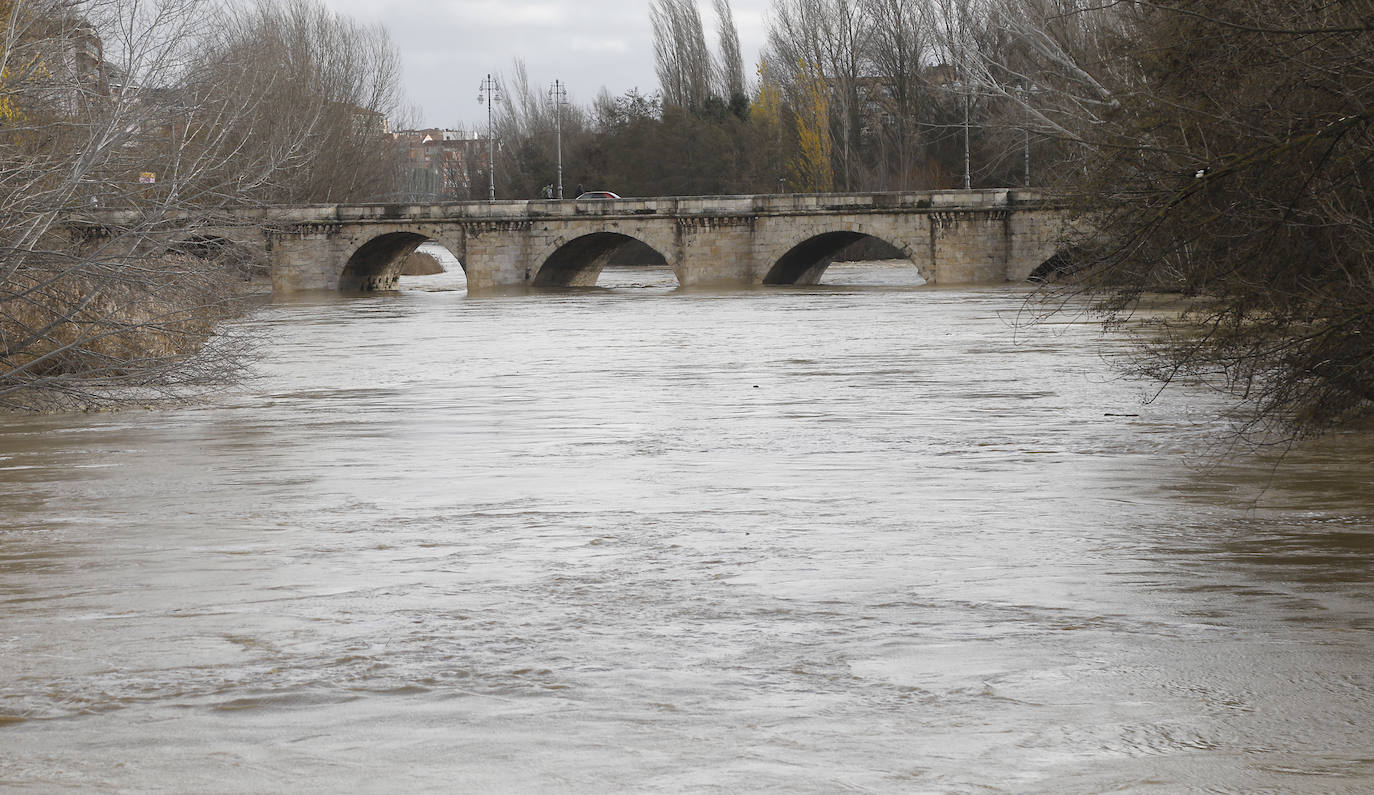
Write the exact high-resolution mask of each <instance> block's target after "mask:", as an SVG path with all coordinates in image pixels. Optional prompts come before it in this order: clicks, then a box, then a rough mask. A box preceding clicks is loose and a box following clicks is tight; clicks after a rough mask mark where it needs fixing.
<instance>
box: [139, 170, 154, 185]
mask: <svg viewBox="0 0 1374 795" xmlns="http://www.w3.org/2000/svg"><path fill="white" fill-rule="evenodd" d="M138 181H139V182H142V183H143V184H145V185H151V184H153V183H154V182H157V172H156V171H144V172H142V173H140V174H139V175H138Z"/></svg>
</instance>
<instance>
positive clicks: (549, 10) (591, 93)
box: [323, 0, 769, 128]
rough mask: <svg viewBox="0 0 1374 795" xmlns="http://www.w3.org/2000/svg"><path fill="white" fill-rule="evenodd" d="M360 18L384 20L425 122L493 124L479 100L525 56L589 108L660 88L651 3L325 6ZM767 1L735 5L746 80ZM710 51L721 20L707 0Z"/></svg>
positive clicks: (354, 1)
mask: <svg viewBox="0 0 1374 795" xmlns="http://www.w3.org/2000/svg"><path fill="white" fill-rule="evenodd" d="M323 2H324V4H325V5H327V6H329V7H330V8H332V9H334V10H335V11H338V12H339V13H342V14H347V15H348V16H351V17H353V18H354V19H357V20H358V21H360V22H369V23H370V22H380V23H382V24H384V25H385V26H386V28H387V30H388V31H390V33H391V38H392V40H393V41H395V42H396V45H397V46H398V47H399V48H400V50H401V55H402V60H403V63H404V66H405V86H406V93H407V95H408V97H409V99H410V101H411V103H413V104H414V105H416V106H417V107H418V108H419V113H420V119H419V121H420V123H421V124H423V125H424V126H431V127H457V126H463V127H468V128H472V127H473V126H474V125H477V124H481V125H482V126H485V124H486V111H485V110H484V108H483V107H482V106H481V105H479V104H477V93H478V91H477V90H478V87H479V85H480V84H481V82H482V79H483V78H484V77H486V75H487V73H488V72H491V73H504V74H510V73H511V72H512V71H513V68H512V64H513V62H514V59H515V58H522V59H524V61H525V65H526V67H527V69H528V71H529V76H530V80H531V81H532V82H534V83H535V84H537V85H540V86H544V85H546V84H552V83H553V81H554V80H555V79H557V80H562V81H563V82H564V83H566V84H567V85H568V93H569V99H570V100H571V101H573V102H576V103H578V104H581V105H586V104H588V103H590V102H591V101H592V100H593V99H595V98H596V95H597V92H599V91H600V90H601V88H602V86H605V87H606V88H607V89H609V90H610V92H611V93H612V94H622V93H624V92H625V91H628V90H629V89H631V88H635V87H638V88H640V89H642V90H644V91H645V92H646V93H647V92H650V91H653V90H655V89H656V88H657V87H658V80H657V78H656V77H655V76H654V53H653V39H652V35H651V33H650V25H649V5H650V0H381V1H380V2H379V0H323ZM768 5H769V0H732V2H731V7H732V8H733V9H734V16H735V25H736V27H738V28H739V35H740V45H741V49H742V50H743V54H744V61H745V64H744V68H745V72H746V74H747V75H751V76H752V74H753V70H754V66H755V65H756V64H757V62H758V53H759V48H760V47H761V46H762V43H763V38H764V35H765V33H764V14H765V12H766V10H767V8H768ZM700 7H701V13H702V22H703V24H704V26H705V28H706V31H707V40H708V42H709V43H710V45H711V47H712V49H715V45H716V36H715V29H716V19H715V14H714V12H713V11H712V3H711V1H710V0H701V2H700Z"/></svg>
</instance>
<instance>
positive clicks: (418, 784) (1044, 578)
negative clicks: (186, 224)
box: [0, 269, 1374, 793]
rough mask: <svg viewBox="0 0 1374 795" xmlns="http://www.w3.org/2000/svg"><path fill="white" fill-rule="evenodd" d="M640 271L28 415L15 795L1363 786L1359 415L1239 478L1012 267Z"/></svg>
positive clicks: (5, 474)
mask: <svg viewBox="0 0 1374 795" xmlns="http://www.w3.org/2000/svg"><path fill="white" fill-rule="evenodd" d="M851 275H854V274H851ZM622 277H623V278H622V281H621V282H620V283H619V286H618V287H613V288H611V289H594V290H577V291H567V292H556V293H545V294H538V295H531V296H505V297H500V296H497V297H490V298H478V297H468V296H466V295H465V294H464V293H463V292H461V290H460V291H456V292H455V291H446V290H443V289H438V288H440V287H442V286H443V278H444V277H436V278H435V280H431V281H430V282H428V283H424V284H420V286H421V287H424V286H425V284H428V285H429V289H412V290H407V291H404V292H400V293H395V294H386V295H372V296H363V297H351V298H349V297H336V296H312V297H306V298H302V299H299V300H295V301H290V302H280V303H277V304H274V305H272V306H270V307H267V308H265V309H263V310H262V311H261V312H260V313H259V314H258V315H257V316H256V317H255V318H254V319H253V320H252V321H251V324H252V325H254V326H256V327H257V328H258V329H259V330H260V331H261V332H262V333H263V335H264V341H265V343H266V345H265V348H264V351H263V362H262V364H261V366H260V368H259V374H258V377H257V378H255V379H254V380H253V381H251V382H249V383H248V384H246V385H245V386H244V387H242V388H240V389H236V390H234V391H231V392H227V393H225V394H223V395H220V396H218V397H216V398H215V399H214V400H212V401H210V402H209V403H207V404H204V405H198V406H194V407H190V408H186V409H178V410H164V411H151V412H150V411H135V412H127V413H120V414H108V415H83V416H55V417H42V418H7V419H3V420H0V788H2V789H6V790H11V789H13V790H33V791H50V790H60V789H77V790H101V791H109V790H131V791H133V790H136V791H211V792H248V791H253V792H260V791H300V790H325V789H329V790H362V791H376V792H394V791H402V790H425V791H464V792H588V793H591V792H607V791H634V792H759V791H763V792H770V791H771V792H787V793H796V792H815V793H833V792H843V791H857V792H903V793H905V792H1056V793H1064V792H1083V793H1089V792H1094V793H1095V792H1103V791H1108V790H1122V791H1132V792H1178V791H1185V790H1190V791H1217V792H1223V791H1233V792H1255V791H1284V792H1361V791H1369V790H1370V789H1371V788H1374V666H1372V665H1371V663H1370V660H1371V659H1374V607H1371V605H1372V604H1374V603H1372V602H1371V595H1372V594H1371V590H1372V589H1371V585H1372V584H1374V574H1371V568H1370V565H1369V560H1370V554H1371V552H1374V533H1372V532H1371V513H1374V498H1371V494H1374V491H1372V490H1371V485H1374V463H1371V458H1374V456H1371V451H1374V445H1372V444H1371V442H1370V440H1369V438H1368V436H1367V435H1360V434H1350V435H1347V436H1341V437H1337V438H1335V439H1332V440H1328V441H1325V442H1322V443H1321V444H1319V445H1310V446H1304V447H1299V448H1298V449H1296V450H1293V451H1291V452H1290V453H1289V454H1288V456H1287V457H1286V458H1285V459H1283V460H1282V461H1281V462H1279V463H1278V464H1277V466H1276V463H1275V460H1274V459H1273V458H1269V457H1265V456H1262V455H1252V454H1248V453H1235V454H1231V455H1227V456H1223V453H1225V448H1224V446H1219V443H1220V442H1222V441H1223V440H1224V433H1223V431H1224V426H1223V425H1222V424H1221V423H1220V422H1219V421H1218V420H1217V419H1216V417H1217V415H1218V413H1219V412H1220V410H1221V408H1222V407H1223V404H1222V403H1221V402H1220V401H1219V400H1218V399H1217V398H1216V397H1215V396H1214V395H1212V394H1210V393H1208V392H1206V391H1204V390H1201V389H1194V388H1187V387H1180V388H1177V389H1173V390H1170V391H1167V392H1166V393H1165V394H1164V395H1163V396H1161V397H1160V398H1159V399H1157V400H1154V401H1153V402H1149V403H1145V402H1142V396H1144V395H1148V394H1149V386H1148V385H1145V384H1139V383H1132V382H1130V381H1127V380H1123V379H1121V378H1119V377H1117V375H1116V371H1115V370H1114V368H1113V364H1112V362H1111V359H1112V357H1113V356H1114V355H1116V354H1118V353H1120V352H1121V351H1122V350H1124V348H1123V342H1122V340H1121V339H1120V338H1117V337H1114V336H1105V337H1104V336H1103V333H1102V332H1101V330H1100V329H1099V328H1097V327H1096V326H1094V325H1092V324H1091V323H1088V322H1079V320H1081V319H1079V318H1072V317H1066V318H1063V319H1062V320H1061V321H1059V322H1056V323H1052V324H1046V325H1041V326H1035V327H1025V326H1022V325H1020V324H1019V322H1018V321H1019V320H1020V319H1021V318H1022V317H1023V314H1024V298H1025V296H1024V293H1023V292H1020V291H1016V290H1012V289H1006V288H996V289H992V288H989V289H928V288H912V287H905V286H899V285H895V284H892V283H890V281H889V280H887V279H886V277H885V276H884V275H883V273H882V272H879V271H878V270H876V269H874V270H870V271H865V272H863V273H859V274H858V275H857V276H855V279H854V283H855V285H857V286H848V287H836V286H829V287H826V286H822V287H817V288H806V289H761V290H755V291H737V292H720V293H714V292H692V291H688V292H679V291H674V290H671V289H668V287H665V285H664V284H663V283H662V282H655V281H654V279H653V278H648V277H644V278H641V277H640V276H638V275H635V274H630V275H628V276H627V275H624V274H622ZM412 286H414V285H412Z"/></svg>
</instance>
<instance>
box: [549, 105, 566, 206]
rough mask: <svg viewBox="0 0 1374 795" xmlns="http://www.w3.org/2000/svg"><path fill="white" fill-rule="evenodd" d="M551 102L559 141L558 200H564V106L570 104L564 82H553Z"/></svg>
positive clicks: (554, 125) (554, 126)
mask: <svg viewBox="0 0 1374 795" xmlns="http://www.w3.org/2000/svg"><path fill="white" fill-rule="evenodd" d="M549 102H550V103H551V104H552V105H553V118H554V122H553V128H554V131H555V133H556V135H557V140H558V198H559V199H562V198H563V106H564V105H566V104H568V87H567V86H566V85H564V83H563V81H561V80H555V81H553V86H552V87H550V88H549Z"/></svg>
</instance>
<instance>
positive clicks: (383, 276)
mask: <svg viewBox="0 0 1374 795" xmlns="http://www.w3.org/2000/svg"><path fill="white" fill-rule="evenodd" d="M428 242H434V243H438V244H439V245H445V243H444V241H443V240H440V239H438V238H433V237H430V236H428V235H425V234H422V233H420V232H415V231H397V232H387V233H384V234H381V235H378V236H376V237H374V238H372V239H370V240H368V241H367V242H366V243H364V244H362V245H361V246H359V247H358V248H356V249H355V250H354V251H353V253H352V254H351V255H350V256H349V258H348V262H347V264H345V265H344V268H343V271H342V272H340V274H339V289H340V290H344V291H368V290H394V289H396V284H397V282H398V281H399V279H400V277H401V271H402V270H403V269H404V267H405V262H406V259H407V258H408V257H410V255H411V254H413V253H415V250H416V249H418V248H419V247H420V246H422V245H424V244H425V243H428ZM445 247H446V248H447V246H446V245H445ZM459 263H460V264H462V262H461V260H460V261H459ZM464 267H465V268H466V266H464Z"/></svg>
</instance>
